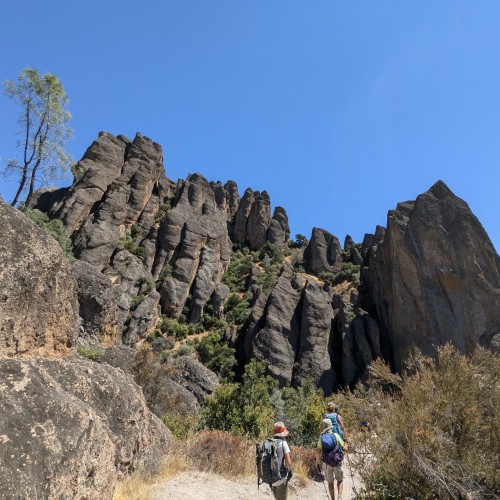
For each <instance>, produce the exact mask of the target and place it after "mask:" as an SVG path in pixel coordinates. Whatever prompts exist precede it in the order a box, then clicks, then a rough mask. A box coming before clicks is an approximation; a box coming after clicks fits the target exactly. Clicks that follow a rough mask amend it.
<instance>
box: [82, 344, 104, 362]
mask: <svg viewBox="0 0 500 500" xmlns="http://www.w3.org/2000/svg"><path fill="white" fill-rule="evenodd" d="M78 354H79V355H80V356H83V357H84V358H87V359H91V360H92V361H97V360H98V359H100V358H102V357H103V356H104V354H105V352H104V349H102V348H100V347H98V346H93V345H92V346H83V345H81V346H79V347H78Z"/></svg>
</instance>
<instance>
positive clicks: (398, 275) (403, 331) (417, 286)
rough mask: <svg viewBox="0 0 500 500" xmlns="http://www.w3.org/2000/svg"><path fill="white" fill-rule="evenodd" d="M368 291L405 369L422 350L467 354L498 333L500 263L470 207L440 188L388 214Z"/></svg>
mask: <svg viewBox="0 0 500 500" xmlns="http://www.w3.org/2000/svg"><path fill="white" fill-rule="evenodd" d="M370 291H371V295H372V298H373V301H374V303H375V304H376V310H377V315H378V317H379V318H380V319H381V321H382V323H383V325H384V327H385V328H386V329H387V331H388V333H389V337H390V341H391V345H392V348H393V350H394V361H395V365H396V368H397V369H400V368H401V366H402V363H403V361H404V358H405V357H406V355H407V354H408V353H409V351H410V350H411V349H412V348H414V347H417V348H419V349H420V350H422V351H423V352H424V353H426V354H432V353H433V351H434V346H436V345H442V344H443V343H445V342H452V343H453V344H454V345H455V346H457V347H458V348H459V349H461V350H462V351H463V352H466V353H470V352H472V350H473V349H474V347H475V346H476V345H477V344H478V343H483V344H485V345H489V344H490V343H491V339H492V338H493V336H494V335H495V334H498V332H499V331H500V307H499V306H500V259H499V257H498V255H497V253H496V252H495V249H494V248H493V245H492V244H491V242H490V240H489V238H488V236H487V234H486V232H485V231H484V229H483V227H482V226H481V224H480V223H479V221H478V220H477V218H476V217H475V216H474V215H473V214H472V212H471V211H470V209H469V207H468V206H467V204H466V203H465V202H464V201H463V200H461V199H460V198H458V197H456V196H455V195H454V194H453V193H452V192H451V191H450V190H449V189H448V187H447V186H446V185H445V184H444V183H443V182H441V181H440V182H437V183H436V184H435V185H434V186H432V188H431V189H430V190H429V191H427V192H426V193H424V194H422V195H420V196H419V197H418V198H417V199H416V201H415V202H407V203H400V204H399V205H398V206H397V208H396V210H391V211H390V212H389V215H388V219H387V231H386V233H385V236H384V238H383V241H382V242H381V243H379V244H378V245H377V247H376V249H375V250H374V251H373V253H372V255H371V257H370Z"/></svg>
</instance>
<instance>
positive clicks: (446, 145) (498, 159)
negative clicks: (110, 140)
mask: <svg viewBox="0 0 500 500" xmlns="http://www.w3.org/2000/svg"><path fill="white" fill-rule="evenodd" d="M499 33H500V2H498V1H497V0H491V1H483V0H476V1H474V2H472V1H461V0H453V1H446V0H440V1H439V2H437V1H435V0H428V1H424V0H406V1H404V2H402V1H397V0H392V1H389V0H365V1H361V0H349V1H345V0H344V1H333V0H176V1H173V0H163V1H159V0H158V1H147V0H145V1H143V2H137V1H134V2H132V1H128V0H124V1H121V2H118V1H110V0H108V1H102V0H101V1H96V0H87V1H85V2H68V1H67V0H65V1H62V0H59V1H56V0H45V1H43V2H41V1H35V0H26V1H23V2H6V4H5V5H3V6H2V15H1V18H0V44H1V45H0V46H1V47H2V58H1V60H0V79H1V80H2V81H3V80H5V79H15V78H16V77H17V75H18V74H19V72H20V71H21V70H22V68H23V67H25V66H33V67H35V68H37V69H38V70H39V71H41V72H45V71H51V72H53V73H55V74H57V75H58V76H59V78H60V79H61V81H62V82H63V84H64V85H65V87H66V91H67V93H68V95H69V97H70V106H69V109H70V111H71V113H72V114H73V120H72V127H73V129H74V134H75V138H74V140H73V141H72V142H71V143H70V144H69V146H68V149H69V150H70V152H71V153H72V154H73V156H74V157H75V159H79V158H80V157H81V156H82V155H83V153H84V151H85V149H86V148H87V147H88V146H89V145H90V144H91V142H92V141H93V140H94V139H95V137H97V134H98V132H99V131H100V130H106V131H109V132H111V133H114V134H120V133H121V134H125V135H127V136H129V137H133V136H134V134H135V132H137V131H140V132H141V133H143V134H144V135H147V136H148V137H150V138H151V139H153V140H155V141H156V142H159V143H160V144H161V145H162V146H163V151H164V158H165V167H166V171H167V175H168V176H169V177H171V178H173V179H177V178H179V177H180V178H185V177H186V176H187V174H188V173H191V172H201V173H202V174H203V175H205V177H207V178H208V179H209V180H221V181H226V180H227V179H234V180H235V181H236V182H237V183H238V186H239V189H240V193H243V191H244V189H245V188H246V187H248V186H250V187H252V188H253V189H258V190H264V189H266V190H267V191H268V192H269V193H270V196H271V201H272V204H273V206H275V205H282V206H284V207H285V208H286V210H287V212H288V216H289V220H290V226H291V230H292V235H294V234H296V233H303V234H305V235H306V236H308V237H309V236H310V234H311V230H312V228H313V227H314V226H317V227H322V228H324V229H326V230H328V231H330V232H331V233H333V234H335V235H337V236H338V237H339V238H340V240H341V241H342V242H343V239H344V236H345V234H346V233H349V234H351V235H352V237H353V238H354V239H355V240H356V241H360V240H361V239H362V238H363V235H364V233H367V232H373V231H374V229H375V226H376V225H377V224H381V225H385V224H386V217H387V211H388V210H389V209H392V208H394V207H395V205H396V203H397V202H398V201H405V200H409V199H415V197H416V196H417V195H418V194H420V193H422V192H424V191H426V190H427V189H428V188H429V187H430V186H431V185H432V184H433V183H434V182H435V181H437V180H438V179H442V180H444V181H445V182H446V183H447V184H448V186H449V187H450V188H451V189H452V190H453V191H454V192H455V194H457V195H458V196H460V197H461V198H463V199H464V200H465V201H467V203H468V204H469V206H470V207H471V209H472V210H473V212H474V213H475V215H476V216H477V217H478V218H479V220H480V221H481V223H482V224H483V226H484V227H485V229H486V230H487V232H488V234H489V235H490V237H491V239H492V241H493V243H494V245H495V247H496V248H497V250H498V249H499V248H500V224H499V223H498V216H499V210H498V201H495V200H498V193H499V191H500V168H499V167H500V136H499V132H500V40H499V39H500V35H499ZM17 113H18V109H17V108H16V106H15V105H14V104H13V103H12V102H11V101H9V100H8V99H7V98H6V97H5V96H0V114H1V117H2V119H1V120H0V157H2V158H10V157H13V156H15V155H16V148H15V141H16V136H15V132H16V117H17ZM0 182H1V188H0V192H1V193H2V195H3V196H4V198H5V199H9V198H11V197H12V193H13V190H14V185H13V184H10V183H7V182H6V181H5V180H4V179H2V180H1V181H0ZM68 182H69V181H65V182H63V183H62V184H68Z"/></svg>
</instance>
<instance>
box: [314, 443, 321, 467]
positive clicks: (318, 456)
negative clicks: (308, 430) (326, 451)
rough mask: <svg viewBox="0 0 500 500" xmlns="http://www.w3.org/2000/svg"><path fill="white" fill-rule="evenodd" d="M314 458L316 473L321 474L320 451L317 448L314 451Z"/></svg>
mask: <svg viewBox="0 0 500 500" xmlns="http://www.w3.org/2000/svg"><path fill="white" fill-rule="evenodd" d="M314 458H315V460H316V467H317V468H318V471H319V472H321V450H320V449H319V448H316V449H315V450H314Z"/></svg>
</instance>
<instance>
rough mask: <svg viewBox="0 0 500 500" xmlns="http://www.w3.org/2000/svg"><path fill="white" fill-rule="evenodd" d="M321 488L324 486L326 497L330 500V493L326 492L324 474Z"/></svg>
mask: <svg viewBox="0 0 500 500" xmlns="http://www.w3.org/2000/svg"><path fill="white" fill-rule="evenodd" d="M323 488H325V493H326V498H328V500H330V493H328V489H327V487H326V484H325V476H323Z"/></svg>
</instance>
